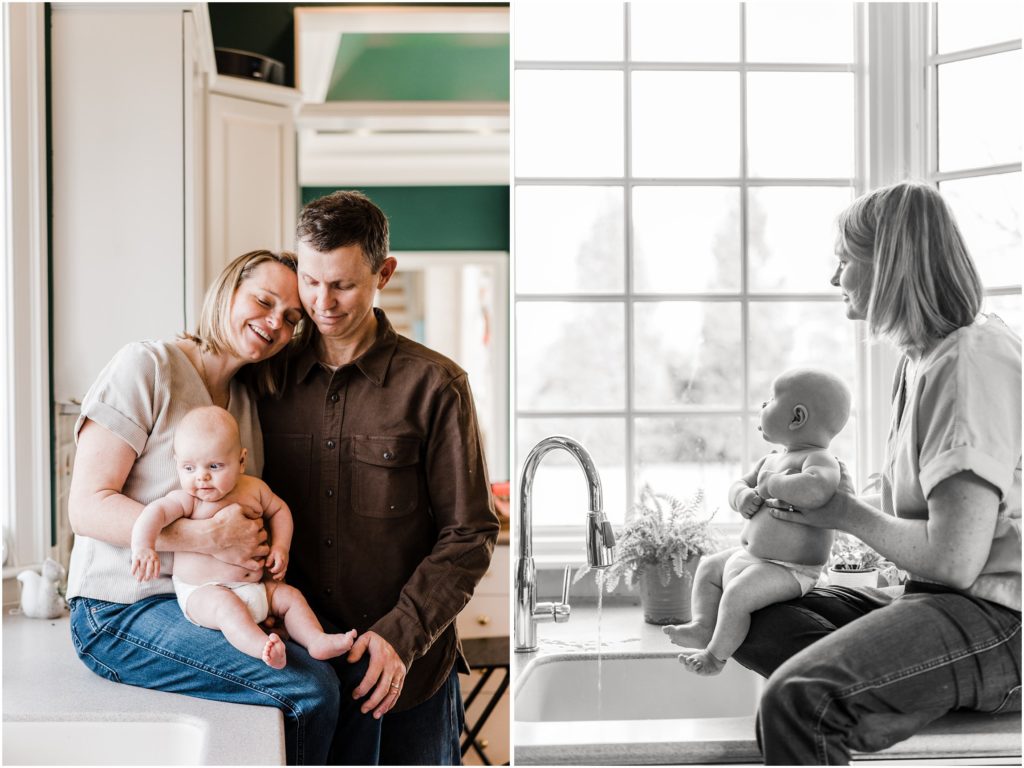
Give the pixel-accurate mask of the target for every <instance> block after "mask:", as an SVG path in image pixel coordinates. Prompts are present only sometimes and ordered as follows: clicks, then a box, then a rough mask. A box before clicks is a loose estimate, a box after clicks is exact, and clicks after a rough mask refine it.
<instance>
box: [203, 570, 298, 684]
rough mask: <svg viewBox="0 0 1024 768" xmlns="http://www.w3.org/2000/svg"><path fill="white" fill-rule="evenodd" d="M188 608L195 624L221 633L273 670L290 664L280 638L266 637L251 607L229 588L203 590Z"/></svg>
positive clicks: (243, 651) (237, 646) (204, 588)
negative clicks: (251, 613)
mask: <svg viewBox="0 0 1024 768" xmlns="http://www.w3.org/2000/svg"><path fill="white" fill-rule="evenodd" d="M186 607H187V608H188V615H189V616H190V617H191V618H192V620H193V621H195V622H196V623H197V624H199V625H200V626H202V627H206V628H207V629H217V630H220V631H221V632H222V633H223V634H224V637H225V638H227V641H228V642H229V643H231V644H232V645H233V646H235V648H237V649H238V650H240V651H241V652H242V653H245V654H248V655H249V656H253V657H254V658H257V659H263V661H265V662H266V663H267V665H268V666H271V667H273V668H274V669H283V668H284V666H285V664H286V663H287V661H286V654H285V647H284V643H283V642H281V638H279V637H278V636H277V635H275V634H273V633H271V634H270V635H267V634H266V633H265V632H264V631H263V630H262V629H260V628H259V625H258V624H257V623H256V622H255V621H253V618H252V616H251V615H250V613H249V609H248V607H246V605H245V603H244V602H242V600H241V599H240V598H239V597H238V595H236V594H235V593H234V592H232V591H231V590H230V589H227V588H226V587H218V586H214V585H208V586H205V587H200V588H199V589H197V590H196V591H195V592H193V593H192V594H191V595H190V596H189V598H188V603H187V604H186Z"/></svg>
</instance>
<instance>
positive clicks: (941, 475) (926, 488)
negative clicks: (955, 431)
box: [920, 445, 1014, 500]
mask: <svg viewBox="0 0 1024 768" xmlns="http://www.w3.org/2000/svg"><path fill="white" fill-rule="evenodd" d="M959 472H972V473H973V474H975V475H977V476H978V477H980V478H981V479H982V480H985V481H986V482H988V483H991V484H992V485H993V486H995V487H996V489H997V490H998V491H999V497H1000V500H1002V499H1003V498H1004V497H1005V496H1006V493H1007V491H1008V490H1009V489H1010V486H1011V485H1012V484H1013V482H1014V468H1013V467H1012V466H1010V465H1008V464H1007V463H1006V461H1005V460H1000V459H999V458H998V457H995V456H990V455H989V454H987V453H985V452H984V451H981V450H979V449H978V448H974V447H972V446H968V445H965V446H961V447H959V448H953V449H951V450H948V451H943V452H942V453H940V454H939V455H938V456H936V457H935V458H934V459H933V460H932V461H930V462H929V463H928V465H927V466H924V467H921V477H920V482H921V491H922V493H924V495H925V496H926V497H927V496H929V495H931V492H932V491H933V490H935V486H937V485H938V484H939V483H941V482H942V481H943V480H946V479H948V478H950V477H952V476H953V475H955V474H957V473H959Z"/></svg>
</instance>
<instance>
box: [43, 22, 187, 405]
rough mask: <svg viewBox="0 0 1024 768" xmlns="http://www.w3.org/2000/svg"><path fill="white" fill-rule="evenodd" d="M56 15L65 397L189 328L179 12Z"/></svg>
mask: <svg viewBox="0 0 1024 768" xmlns="http://www.w3.org/2000/svg"><path fill="white" fill-rule="evenodd" d="M50 24H51V44H50V46H49V51H50V80H51V95H50V100H51V112H50V118H51V125H52V136H51V148H52V165H51V172H52V191H53V206H52V209H51V211H52V219H53V237H52V241H51V242H52V251H53V264H52V268H51V274H52V280H53V299H52V303H51V307H52V309H53V377H54V395H55V398H56V399H57V400H58V401H68V400H71V399H72V398H81V397H82V396H83V395H84V394H85V392H86V390H87V389H88V388H89V385H90V384H91V383H92V381H93V379H95V378H96V375H97V374H98V373H99V372H100V370H101V369H102V368H103V366H104V365H106V363H107V361H108V360H110V358H111V357H112V356H113V354H114V353H115V352H116V351H117V350H118V349H119V348H120V347H121V346H123V345H124V344H126V343H127V342H129V341H136V340H138V339H158V338H167V337H170V336H173V335H174V334H176V333H179V332H181V331H182V330H184V326H185V313H184V311H183V305H184V294H185V286H184V273H183V269H182V263H183V260H184V258H185V253H186V244H185V231H186V223H185V212H184V210H183V202H184V199H185V192H184V185H185V177H186V174H187V173H189V169H188V168H187V166H186V158H185V155H184V153H183V147H184V139H183V131H185V130H186V127H185V125H184V119H183V118H184V115H183V107H182V104H183V99H184V98H185V95H184V94H183V93H182V87H183V76H182V73H183V61H182V56H183V50H182V48H183V40H182V24H183V21H182V10H181V9H180V8H176V7H168V6H164V5H152V6H145V7H142V6H140V7H133V8H131V9H127V10H126V9H125V8H123V7H119V4H117V3H109V4H107V3H97V4H92V3H81V4H79V3H67V4H64V3H61V4H57V5H56V7H55V8H54V9H53V13H52V16H51V20H50Z"/></svg>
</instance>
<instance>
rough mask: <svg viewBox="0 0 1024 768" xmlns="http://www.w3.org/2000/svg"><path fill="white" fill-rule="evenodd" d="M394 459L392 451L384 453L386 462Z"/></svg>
mask: <svg viewBox="0 0 1024 768" xmlns="http://www.w3.org/2000/svg"><path fill="white" fill-rule="evenodd" d="M393 458H395V454H393V453H392V452H391V451H384V461H391V460H392V459H393Z"/></svg>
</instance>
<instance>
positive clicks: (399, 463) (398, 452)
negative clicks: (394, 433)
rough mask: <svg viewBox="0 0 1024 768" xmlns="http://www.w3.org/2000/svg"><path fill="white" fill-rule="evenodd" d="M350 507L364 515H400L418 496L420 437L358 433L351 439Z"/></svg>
mask: <svg viewBox="0 0 1024 768" xmlns="http://www.w3.org/2000/svg"><path fill="white" fill-rule="evenodd" d="M352 450H353V458H354V459H355V460H354V461H353V462H352V508H353V510H355V512H356V514H358V515H362V516H364V517H379V518H387V517H403V516H405V515H408V514H410V513H411V512H414V511H415V510H416V507H417V505H418V504H419V496H420V472H419V464H420V441H419V439H417V438H415V437H374V436H365V435H357V436H355V437H354V438H353V440H352Z"/></svg>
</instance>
